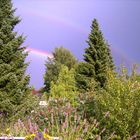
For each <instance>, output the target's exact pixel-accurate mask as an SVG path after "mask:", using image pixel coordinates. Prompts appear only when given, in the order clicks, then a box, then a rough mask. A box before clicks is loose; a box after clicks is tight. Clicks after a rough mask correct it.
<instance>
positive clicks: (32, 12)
mask: <svg viewBox="0 0 140 140" xmlns="http://www.w3.org/2000/svg"><path fill="white" fill-rule="evenodd" d="M24 12H26V13H27V14H28V15H29V14H30V15H32V16H38V17H40V18H42V19H43V21H44V22H46V21H52V22H56V23H59V24H61V25H64V26H67V27H69V28H73V29H75V30H76V31H78V32H80V33H83V34H88V33H89V31H88V30H86V29H84V28H83V27H82V26H80V25H77V24H76V23H74V22H72V21H68V20H65V19H62V18H58V17H55V16H52V15H51V16H50V15H46V14H44V13H43V12H41V11H35V10H34V9H28V8H27V7H26V10H25V11H24ZM111 49H112V51H113V52H115V53H118V54H119V55H120V57H121V58H122V59H124V60H125V61H127V62H128V63H132V62H133V59H132V58H130V57H129V56H128V54H127V53H126V50H124V49H123V48H120V47H117V46H115V47H114V46H111ZM26 50H27V51H29V52H30V53H32V54H34V55H37V56H40V57H43V58H48V57H49V58H52V57H53V55H52V54H51V53H48V52H44V51H41V50H37V49H34V48H27V49H26Z"/></svg>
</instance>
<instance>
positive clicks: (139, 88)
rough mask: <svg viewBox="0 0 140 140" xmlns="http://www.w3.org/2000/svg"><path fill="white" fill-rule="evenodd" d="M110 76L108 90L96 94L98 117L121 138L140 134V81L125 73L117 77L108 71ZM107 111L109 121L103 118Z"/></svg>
mask: <svg viewBox="0 0 140 140" xmlns="http://www.w3.org/2000/svg"><path fill="white" fill-rule="evenodd" d="M123 71H125V70H123ZM108 77H109V80H108V83H107V86H106V90H100V91H99V92H98V93H97V94H96V96H95V106H94V107H95V115H96V117H97V118H98V119H99V120H100V121H101V120H102V123H101V125H102V126H105V127H106V128H107V129H108V133H109V132H115V133H116V134H117V135H118V136H120V137H121V139H124V140H125V139H127V138H128V137H130V136H133V135H137V134H140V109H139V108H140V82H138V81H136V80H134V78H133V77H132V76H130V77H128V76H127V75H126V74H124V73H123V74H121V75H119V76H118V77H116V74H113V73H112V72H108ZM105 112H109V114H110V115H109V117H108V121H106V120H103V119H102V118H103V115H104V113H105Z"/></svg>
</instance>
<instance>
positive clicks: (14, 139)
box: [0, 137, 25, 140]
mask: <svg viewBox="0 0 140 140" xmlns="http://www.w3.org/2000/svg"><path fill="white" fill-rule="evenodd" d="M0 140H25V137H0Z"/></svg>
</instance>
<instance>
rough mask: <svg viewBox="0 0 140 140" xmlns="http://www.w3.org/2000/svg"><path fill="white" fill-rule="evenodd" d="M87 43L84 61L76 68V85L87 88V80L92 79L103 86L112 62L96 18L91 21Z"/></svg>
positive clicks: (111, 67) (112, 66)
mask: <svg viewBox="0 0 140 140" xmlns="http://www.w3.org/2000/svg"><path fill="white" fill-rule="evenodd" d="M87 43H88V47H87V48H86V49H85V54H84V60H85V62H83V64H80V65H79V67H78V68H77V77H76V79H77V83H78V86H79V87H82V88H84V89H87V88H88V87H87V85H88V81H91V80H90V79H94V80H95V81H96V82H97V83H98V84H99V85H100V87H104V85H105V83H106V80H107V78H106V72H107V70H108V69H111V70H113V69H114V64H113V59H112V56H111V53H110V48H109V45H108V44H107V42H106V41H105V40H104V38H103V34H102V32H101V30H100V28H99V25H98V22H97V20H96V19H94V20H93V22H92V26H91V33H90V34H89V37H88V41H87ZM87 79H88V81H87Z"/></svg>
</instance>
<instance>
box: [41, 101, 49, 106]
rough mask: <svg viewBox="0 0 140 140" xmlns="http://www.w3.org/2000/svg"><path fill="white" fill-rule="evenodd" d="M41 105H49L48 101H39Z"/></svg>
mask: <svg viewBox="0 0 140 140" xmlns="http://www.w3.org/2000/svg"><path fill="white" fill-rule="evenodd" d="M39 105H40V106H47V105H48V104H47V102H46V101H40V102H39Z"/></svg>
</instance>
